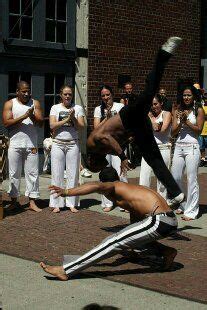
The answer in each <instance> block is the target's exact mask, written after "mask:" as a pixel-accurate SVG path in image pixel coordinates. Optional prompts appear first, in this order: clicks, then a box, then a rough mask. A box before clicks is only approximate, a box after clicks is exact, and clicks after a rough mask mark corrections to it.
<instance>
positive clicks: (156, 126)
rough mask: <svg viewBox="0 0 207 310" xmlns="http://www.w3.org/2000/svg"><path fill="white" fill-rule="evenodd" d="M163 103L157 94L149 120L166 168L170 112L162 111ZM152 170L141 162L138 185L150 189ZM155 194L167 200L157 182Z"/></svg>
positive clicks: (160, 184) (168, 152) (168, 154)
mask: <svg viewBox="0 0 207 310" xmlns="http://www.w3.org/2000/svg"><path fill="white" fill-rule="evenodd" d="M162 106H163V102H162V98H161V96H160V95H159V94H157V95H156V96H155V98H154V99H153V101H152V109H151V112H150V113H149V118H150V120H151V123H152V128H153V133H154V137H155V140H156V142H157V144H158V147H159V149H160V153H161V155H162V157H163V160H164V162H165V164H166V166H167V167H169V165H170V151H171V143H170V132H171V118H172V116H171V112H168V111H163V110H162ZM151 174H152V168H151V167H150V166H149V165H148V164H147V163H146V161H145V160H144V158H142V161H141V170H140V177H139V184H140V185H144V186H148V187H150V185H151ZM157 192H158V193H159V194H160V195H161V196H162V197H164V198H165V199H166V198H167V191H166V188H165V187H164V186H163V184H162V183H161V182H160V181H159V180H157Z"/></svg>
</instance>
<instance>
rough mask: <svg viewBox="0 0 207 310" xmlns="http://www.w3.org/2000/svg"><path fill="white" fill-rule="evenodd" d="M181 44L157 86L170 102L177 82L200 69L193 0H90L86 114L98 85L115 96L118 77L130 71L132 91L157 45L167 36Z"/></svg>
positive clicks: (96, 100) (140, 84)
mask: <svg viewBox="0 0 207 310" xmlns="http://www.w3.org/2000/svg"><path fill="white" fill-rule="evenodd" d="M172 35H173V36H181V37H182V38H183V39H184V43H183V45H182V47H181V48H180V50H179V51H178V53H177V54H176V57H174V58H173V59H171V61H170V63H169V65H168V67H167V70H166V73H165V75H164V78H163V81H162V84H161V86H163V87H166V88H167V90H168V94H169V97H170V99H171V100H175V98H176V96H175V95H176V90H177V80H178V79H179V78H193V79H194V80H198V78H199V69H200V1H199V0H174V1H171V0H156V1H155V0H144V1H143V0H131V1H130V0H129V1H123V0H105V1H100V0H90V1H89V69H88V118H89V123H90V124H91V121H92V115H93V110H94V107H95V106H97V105H98V104H100V98H99V96H98V87H99V85H100V84H102V83H108V84H110V85H111V86H112V87H113V88H114V92H115V97H119V96H120V93H121V90H120V89H119V88H118V75H119V74H127V75H130V76H131V78H132V81H133V82H134V84H135V90H138V89H139V90H140V89H143V85H144V84H143V83H144V80H145V77H146V74H147V72H148V71H149V69H150V68H151V66H152V62H153V58H154V56H155V53H156V51H157V49H158V48H159V46H160V45H161V44H162V43H164V41H165V40H166V39H167V38H168V37H169V36H172Z"/></svg>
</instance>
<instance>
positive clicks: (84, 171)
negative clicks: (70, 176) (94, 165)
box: [80, 168, 92, 178]
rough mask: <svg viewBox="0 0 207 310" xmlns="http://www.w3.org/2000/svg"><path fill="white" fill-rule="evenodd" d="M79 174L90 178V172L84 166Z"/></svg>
mask: <svg viewBox="0 0 207 310" xmlns="http://www.w3.org/2000/svg"><path fill="white" fill-rule="evenodd" d="M80 174H81V176H82V177H84V178H91V177H92V174H91V173H90V172H89V171H88V170H87V169H86V168H84V169H83V170H81V173H80Z"/></svg>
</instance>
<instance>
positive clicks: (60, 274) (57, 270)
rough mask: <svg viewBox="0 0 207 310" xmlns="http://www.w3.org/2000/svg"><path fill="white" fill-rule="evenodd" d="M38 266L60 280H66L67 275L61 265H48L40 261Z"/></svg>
mask: <svg viewBox="0 0 207 310" xmlns="http://www.w3.org/2000/svg"><path fill="white" fill-rule="evenodd" d="M40 267H42V269H43V270H44V271H45V272H47V273H49V274H51V275H53V276H55V277H57V278H58V279H59V280H61V281H67V280H68V276H67V275H66V273H65V270H64V269H63V267H62V266H49V265H45V263H43V262H41V263H40Z"/></svg>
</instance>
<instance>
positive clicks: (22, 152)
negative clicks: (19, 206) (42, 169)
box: [8, 147, 40, 199]
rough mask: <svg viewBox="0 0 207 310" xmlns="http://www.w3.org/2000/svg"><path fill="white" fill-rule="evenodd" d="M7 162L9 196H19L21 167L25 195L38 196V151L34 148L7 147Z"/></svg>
mask: <svg viewBox="0 0 207 310" xmlns="http://www.w3.org/2000/svg"><path fill="white" fill-rule="evenodd" d="M8 163H9V180H10V185H9V190H8V193H9V196H10V197H12V198H17V197H19V196H20V182H21V174H22V167H24V174H25V183H26V189H25V196H27V197H30V198H34V199H35V198H39V196H40V194H39V168H38V165H39V160H38V152H37V149H35V148H15V147H9V149H8Z"/></svg>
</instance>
